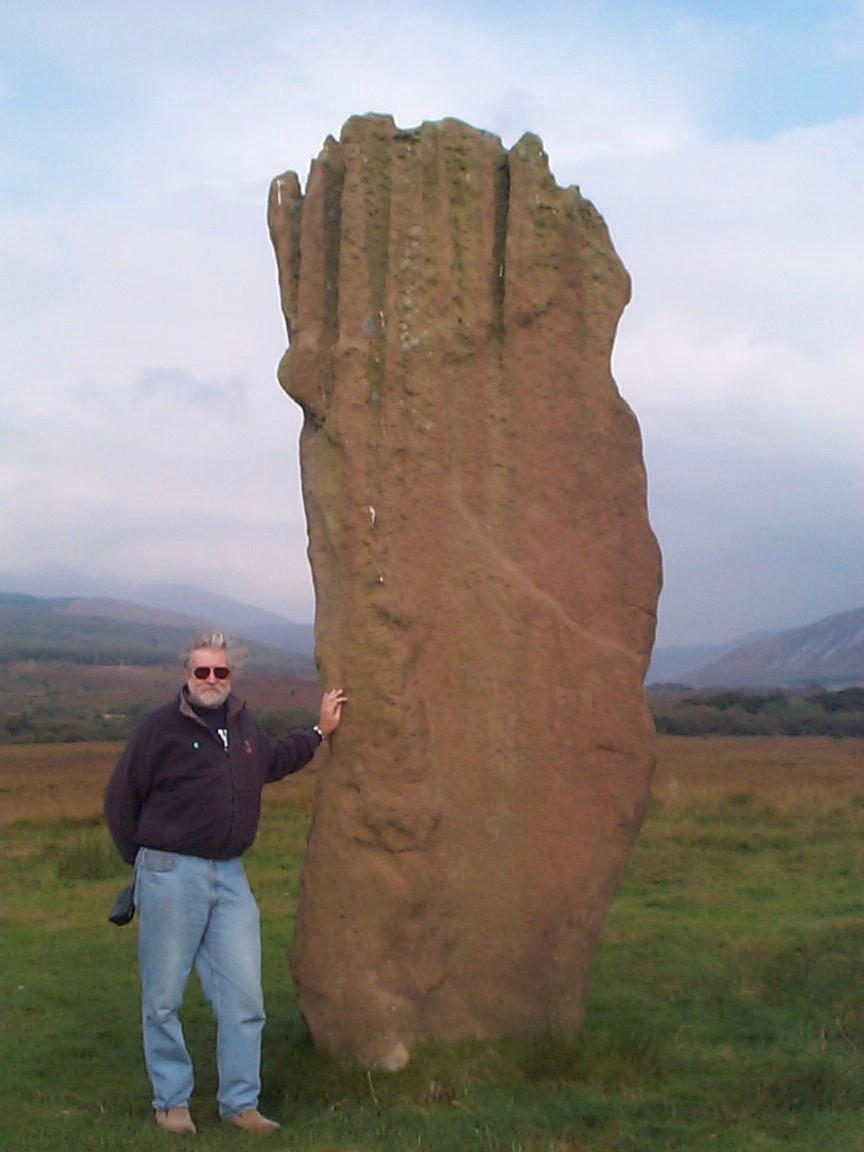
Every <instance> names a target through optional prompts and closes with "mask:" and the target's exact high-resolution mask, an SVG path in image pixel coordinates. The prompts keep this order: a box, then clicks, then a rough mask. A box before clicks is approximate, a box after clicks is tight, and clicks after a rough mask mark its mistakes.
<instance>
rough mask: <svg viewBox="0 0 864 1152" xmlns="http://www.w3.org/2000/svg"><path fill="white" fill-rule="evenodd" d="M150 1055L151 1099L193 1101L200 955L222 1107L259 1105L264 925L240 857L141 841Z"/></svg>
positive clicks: (138, 865)
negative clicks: (194, 989)
mask: <svg viewBox="0 0 864 1152" xmlns="http://www.w3.org/2000/svg"><path fill="white" fill-rule="evenodd" d="M135 904H136V908H137V911H138V966H139V969H140V973H141V1017H142V1024H143V1033H144V1059H145V1062H146V1065H147V1075H148V1076H149V1077H150V1083H151V1084H152V1085H153V1107H154V1108H157V1109H160V1110H161V1109H165V1108H174V1107H178V1106H183V1105H187V1104H188V1102H189V1098H190V1097H191V1095H192V1088H193V1085H194V1077H193V1071H192V1061H191V1060H190V1059H189V1053H188V1051H187V1050H186V1043H185V1040H184V1039H183V1029H182V1027H181V1024H180V1017H179V1011H180V1005H181V1003H182V1001H183V992H184V989H185V987H186V982H187V980H188V979H189V973H190V972H191V970H192V966H193V964H194V966H195V970H196V972H197V973H198V979H199V980H200V981H201V987H202V989H203V991H204V995H205V996H206V998H207V1001H208V1003H209V1004H210V1007H211V1009H212V1011H213V1015H214V1017H215V1020H216V1066H217V1070H218V1074H219V1088H218V1092H217V1097H218V1101H219V1112H220V1114H221V1115H222V1116H234V1115H236V1114H237V1113H239V1112H243V1111H245V1110H246V1109H247V1108H255V1107H257V1105H258V1095H259V1093H260V1090H261V1032H262V1030H263V1028H264V998H263V993H262V990H261V933H260V924H259V915H258V906H257V904H256V903H255V898H254V897H253V895H252V892H251V889H250V888H249V884H248V881H247V880H246V873H245V872H244V870H243V864H242V863H241V861H240V860H239V859H238V860H202V859H200V858H198V857H196V856H181V855H179V854H178V853H176V852H160V851H157V850H156V849H154V848H141V849H140V850H139V852H138V855H137V857H136V860H135Z"/></svg>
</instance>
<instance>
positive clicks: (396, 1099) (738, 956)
mask: <svg viewBox="0 0 864 1152" xmlns="http://www.w3.org/2000/svg"><path fill="white" fill-rule="evenodd" d="M658 749H659V757H658V767H657V771H656V773H655V777H654V782H653V786H652V800H651V804H650V807H649V812H648V817H647V819H646V822H645V826H644V828H643V831H642V834H641V836H640V838H639V840H638V843H637V846H636V849H635V851H634V854H633V857H632V861H631V865H630V868H629V870H628V874H627V877H626V879H625V881H624V884H623V886H622V888H621V891H620V893H619V896H618V898H617V900H616V901H615V903H614V904H613V907H612V909H611V911H610V913H609V915H608V917H607V919H606V923H605V926H604V931H603V936H602V940H601V944H600V948H599V950H598V953H597V957H596V961H595V965H594V973H593V980H592V987H591V994H590V999H589V1004H588V1010H587V1018H586V1023H585V1027H584V1029H583V1031H582V1032H581V1034H580V1035H579V1036H578V1037H575V1038H571V1039H563V1038H560V1037H556V1036H552V1035H549V1036H543V1037H538V1038H535V1039H533V1040H526V1039H517V1038H504V1039H501V1040H498V1041H496V1042H494V1043H489V1042H482V1043H480V1042H478V1043H465V1044H459V1045H442V1044H429V1045H426V1046H424V1047H422V1048H421V1049H419V1050H417V1051H415V1053H414V1054H413V1058H412V1061H411V1063H410V1064H409V1065H408V1067H407V1068H406V1069H405V1070H404V1071H403V1072H400V1073H398V1074H394V1075H385V1074H384V1073H382V1072H378V1071H372V1072H369V1071H367V1070H365V1069H361V1068H358V1067H357V1066H355V1065H354V1064H352V1063H351V1062H350V1061H348V1060H342V1059H333V1058H328V1057H326V1056H325V1055H323V1054H321V1053H318V1052H316V1051H315V1050H313V1049H312V1047H311V1045H310V1044H309V1043H308V1041H307V1039H306V1037H305V1035H304V1030H303V1026H302V1022H301V1020H300V1017H299V1014H298V1012H297V1009H296V1006H295V1003H294V999H293V994H292V990H291V985H290V980H289V978H288V972H287V965H286V960H285V954H286V949H287V948H288V946H289V943H290V937H291V929H292V920H293V914H294V908H295V902H296V897H297V886H298V874H299V865H300V860H301V858H302V853H303V847H304V843H305V838H306V834H307V829H308V824H309V819H310V815H311V808H312V799H313V790H314V782H315V771H316V769H315V768H313V769H310V770H307V772H306V773H303V774H301V775H300V776H298V777H296V778H294V779H292V780H288V781H285V782H284V783H282V784H280V785H277V786H275V787H273V788H271V789H270V790H269V794H268V796H267V803H266V808H265V814H264V818H263V821H262V827H261V832H260V835H259V839H258V841H257V843H256V845H255V847H254V848H253V849H252V851H251V852H250V853H249V855H248V857H247V863H248V871H249V874H250V878H251V880H252V883H253V887H254V888H255V890H256V893H257V895H258V897H259V902H260V904H261V909H262V920H263V939H264V963H265V988H266V991H267V999H268V1013H269V1023H268V1027H267V1031H266V1033H265V1053H264V1095H263V1098H262V1110H264V1111H265V1112H267V1113H268V1114H270V1115H274V1116H276V1117H277V1118H278V1119H279V1120H281V1122H282V1123H283V1125H284V1128H283V1131H282V1132H281V1133H280V1134H278V1135H277V1136H275V1137H272V1138H267V1140H266V1144H267V1146H268V1147H270V1148H273V1149H283V1150H284V1149H289V1148H290V1149H298V1150H300V1149H304V1150H311V1152H349V1150H359V1149H363V1150H364V1152H365V1150H368V1152H373V1150H376V1152H377V1150H381V1152H391V1150H392V1152H397V1150H398V1152H408V1150H409V1149H417V1148H420V1149H430V1150H434V1152H449V1150H451V1149H452V1150H454V1152H456V1150H459V1152H475V1150H476V1152H481V1150H483V1152H485V1150H496V1152H504V1150H506V1152H571V1150H572V1152H577V1150H588V1149H591V1150H598V1152H600V1150H603V1152H608V1150H622V1152H623V1150H625V1149H638V1150H640V1152H652V1150H654V1149H675V1150H681V1152H683V1150H691V1149H692V1150H706V1152H707V1150H709V1149H710V1150H723V1152H729V1150H733V1149H736V1150H737V1149H740V1150H744V1149H746V1150H747V1152H763V1150H768V1149H772V1150H773V1149H781V1148H782V1149H812V1148H814V1147H826V1148H830V1149H831V1150H832V1152H844V1150H847V1149H848V1150H850V1152H851V1150H858V1149H864V886H862V879H864V875H862V872H864V870H862V859H861V838H862V830H864V827H862V826H864V741H862V740H860V739H848V740H831V739H827V738H809V737H804V738H797V739H791V738H788V739H784V738H755V737H754V738H749V737H738V738H728V739H727V738H712V739H700V738H687V737H662V738H661V739H660V741H659V745H658ZM117 751H118V745H116V744H110V743H109V744H85V743H78V744H74V745H62V744H53V745H11V746H5V747H3V748H0V930H2V935H0V971H2V974H3V981H2V1003H0V1108H2V1113H0V1115H2V1124H0V1130H2V1140H0V1143H2V1148H3V1149H4V1150H5V1152H36V1150H39V1152H43V1150H44V1152H52V1150H54V1149H58V1150H59V1149H69V1148H74V1149H76V1150H77V1149H81V1150H82V1152H87V1150H90V1149H109V1148H110V1149H112V1150H116V1152H131V1150H133V1149H135V1150H140V1149H159V1148H167V1147H168V1146H170V1145H171V1144H172V1143H176V1140H177V1138H171V1137H169V1136H167V1135H166V1134H164V1133H162V1132H160V1131H158V1130H157V1129H156V1127H155V1125H154V1124H153V1122H152V1119H151V1117H150V1112H149V1092H148V1085H147V1081H146V1078H145V1075H144V1070H143V1065H142V1060H141V1055H140V1042H139V1031H138V1003H137V1001H138V990H137V979H136V970H135V930H134V927H131V928H122V929H118V928H114V927H113V926H111V925H109V924H108V922H107V920H106V915H107V910H108V907H109V905H110V903H111V899H112V897H113V895H114V893H115V892H116V890H117V889H118V888H119V886H120V885H121V884H122V883H123V882H124V880H125V878H126V873H127V869H126V868H125V866H123V865H122V864H120V862H119V861H118V860H117V858H116V857H115V855H114V852H113V849H112V847H111V845H110V843H109V840H108V837H107V835H106V833H105V831H104V829H103V827H102V825H101V821H100V817H99V807H100V799H101V791H102V787H103V786H104V782H105V779H106V778H107V774H108V772H109V771H110V767H111V765H112V764H113V761H114V758H115V757H116V754H117ZM319 770H323V769H321V768H319ZM186 1031H187V1038H188V1040H189V1044H190V1048H191V1050H192V1053H193V1057H194V1058H195V1062H196V1069H197V1073H198V1085H197V1090H196V1096H195V1100H194V1102H193V1112H194V1115H195V1118H196V1120H197V1122H198V1125H199V1135H198V1137H197V1138H196V1139H195V1140H194V1141H193V1146H194V1147H199V1148H201V1149H205V1150H207V1149H214V1150H218V1149H228V1148H235V1147H239V1146H241V1145H244V1144H248V1143H249V1141H250V1139H251V1140H252V1142H253V1143H254V1142H255V1140H254V1139H253V1138H250V1137H248V1136H246V1135H245V1134H243V1133H239V1132H235V1131H231V1130H223V1129H221V1128H220V1127H219V1124H218V1120H217V1117H216V1109H215V1104H214V1102H213V1092H214V1087H215V1077H214V1071H213V1059H212V1048H213V1034H212V1026H211V1024H210V1020H209V1013H208V1011H207V1010H206V1008H205V1006H204V1004H203V1002H202V998H201V996H200V993H199V991H198V989H197V985H195V983H194V981H193V982H192V984H190V993H189V996H188V1001H187V1010H186Z"/></svg>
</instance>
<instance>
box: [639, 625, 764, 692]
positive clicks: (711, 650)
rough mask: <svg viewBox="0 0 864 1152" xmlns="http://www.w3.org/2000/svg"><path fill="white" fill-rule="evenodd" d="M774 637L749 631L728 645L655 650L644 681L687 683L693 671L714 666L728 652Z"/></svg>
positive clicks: (691, 645) (670, 647) (679, 646)
mask: <svg viewBox="0 0 864 1152" xmlns="http://www.w3.org/2000/svg"><path fill="white" fill-rule="evenodd" d="M773 635H774V633H773V632H752V633H750V634H749V635H747V636H739V637H738V639H737V640H731V641H729V643H727V644H671V645H670V646H669V647H668V648H655V649H654V652H653V653H652V655H651V666H650V667H649V669H648V675H647V676H646V678H645V682H646V684H668V683H670V682H673V681H675V682H678V681H682V680H684V681H687V682H688V683H689V676H688V673H689V672H690V671H691V670H692V669H694V668H701V667H702V666H703V665H705V664H708V663H713V662H714V661H715V660H719V659H720V657H721V656H725V655H726V653H727V652H733V651H734V650H735V649H736V648H743V647H744V645H745V644H755V642H756V641H757V640H764V639H765V637H767V636H773Z"/></svg>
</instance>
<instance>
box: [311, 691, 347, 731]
mask: <svg viewBox="0 0 864 1152" xmlns="http://www.w3.org/2000/svg"><path fill="white" fill-rule="evenodd" d="M347 699H348V697H347V696H346V695H345V693H344V692H343V691H342V689H341V688H331V689H330V691H329V692H325V693H324V695H323V696H322V697H321V713H320V715H319V717H318V727H319V728H320V729H321V732H322V734H323V735H324V736H329V735H330V733H331V732H335V731H336V729H337V728H338V727H339V721H340V720H341V719H342V705H343V704H344V703H345V701H346V700H347Z"/></svg>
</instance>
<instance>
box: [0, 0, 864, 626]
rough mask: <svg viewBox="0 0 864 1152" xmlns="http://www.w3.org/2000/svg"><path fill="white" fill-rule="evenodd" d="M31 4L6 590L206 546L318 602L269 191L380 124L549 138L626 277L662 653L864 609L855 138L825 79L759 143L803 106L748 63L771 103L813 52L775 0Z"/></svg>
mask: <svg viewBox="0 0 864 1152" xmlns="http://www.w3.org/2000/svg"><path fill="white" fill-rule="evenodd" d="M38 7H39V10H40V11H39V13H38V15H39V19H38V20H37V19H36V12H35V9H31V8H30V6H28V5H18V6H17V11H15V8H16V6H15V5H13V6H11V7H7V9H6V10H5V12H4V13H2V14H0V57H2V55H3V53H4V48H3V47H2V45H3V43H5V44H6V46H7V47H6V49H5V51H6V56H5V62H4V63H2V64H0V69H2V71H0V79H2V83H0V121H5V124H6V128H7V133H6V134H7V139H8V145H7V146H5V147H4V153H5V157H6V158H8V159H9V161H10V165H9V166H8V167H7V171H6V173H5V176H4V175H0V276H2V277H3V280H4V283H7V284H13V285H14V286H15V291H14V293H12V294H11V296H9V297H7V299H6V300H5V301H4V309H3V311H2V313H0V348H2V359H0V365H2V367H0V396H2V401H0V402H2V404H3V409H4V412H3V418H2V420H0V442H2V446H3V453H2V465H0V499H2V501H3V508H4V516H3V518H2V522H0V552H2V555H3V556H4V564H3V567H4V568H6V569H11V568H17V569H19V570H22V571H23V570H26V569H28V568H31V567H33V566H34V565H36V564H45V565H47V564H51V565H54V566H61V567H62V566H67V567H70V568H75V567H88V568H90V569H93V570H97V569H98V570H99V571H104V572H108V573H114V574H116V575H118V576H130V577H131V576H133V575H134V574H136V573H141V574H142V575H144V576H145V577H146V578H148V579H149V578H152V579H164V580H169V579H178V580H185V581H187V582H188V575H189V574H188V567H189V565H190V563H194V564H195V565H196V566H197V565H198V564H199V563H200V560H201V558H202V556H203V557H205V558H206V560H207V561H212V575H211V581H212V583H211V584H209V585H208V586H209V587H212V588H213V589H214V590H216V591H220V592H223V593H226V594H229V595H236V596H238V597H240V598H241V599H242V598H246V599H249V600H254V601H255V602H257V603H260V604H261V605H262V606H264V607H271V608H274V607H275V608H281V609H282V610H289V608H291V606H293V609H292V610H293V611H294V612H295V614H296V613H299V614H308V610H309V607H310V606H311V582H310V578H309V573H308V569H307V566H306V561H305V530H304V526H303V516H302V509H301V505H300V495H299V480H298V465H297V454H296V440H297V433H298V430H299V426H300V414H299V411H298V409H297V408H296V407H295V406H294V405H293V404H292V403H291V402H290V401H289V400H287V398H286V397H284V396H283V395H282V394H281V392H280V391H279V389H278V386H277V384H276V382H275V371H276V366H277V364H278V361H279V358H280V356H281V354H282V351H283V350H284V345H285V333H284V326H283V322H282V318H281V316H280V313H279V305H278V294H277V288H276V272H275V266H274V262H273V256H272V252H271V250H270V246H269V241H268V238H267V232H266V223H265V199H266V192H267V185H268V183H269V180H270V178H271V177H272V176H274V175H275V174H277V173H278V172H281V171H283V170H284V169H286V168H293V169H294V170H296V171H298V172H299V174H300V176H301V178H305V175H306V172H307V171H308V167H309V163H310V161H311V159H312V158H313V157H314V156H315V155H316V154H317V153H318V151H319V150H320V148H321V145H322V143H323V140H324V138H325V136H326V135H327V134H328V133H333V134H337V133H338V131H339V129H340V127H341V125H342V123H343V121H344V120H345V119H346V118H347V117H348V116H349V115H351V114H354V113H362V112H365V111H369V110H377V111H385V112H389V113H392V114H393V115H394V117H395V119H396V121H397V123H399V124H400V125H401V126H403V127H411V126H413V125H416V124H418V123H419V122H421V121H422V120H426V119H438V118H440V117H443V116H447V115H456V116H458V117H460V118H462V119H464V120H467V121H469V122H471V123H474V124H476V125H478V126H480V127H484V128H487V129H489V130H491V131H494V132H497V133H498V134H500V135H501V136H502V138H503V140H504V142H505V144H508V145H509V144H512V143H514V142H515V140H516V139H517V138H518V136H519V135H521V134H522V132H524V131H526V130H532V131H536V132H538V133H539V134H540V135H541V137H542V138H543V141H544V144H545V146H546V149H547V152H548V153H549V156H550V161H551V166H552V169H553V171H554V172H555V174H556V176H557V178H558V180H559V182H561V183H564V184H570V183H577V184H579V185H581V187H582V189H583V191H584V192H585V194H586V195H587V196H588V197H589V198H591V199H592V200H594V202H595V203H596V205H597V207H598V208H599V210H600V211H601V212H602V213H603V215H604V216H605V218H606V219H607V221H608V223H609V226H610V230H611V233H612V236H613V239H614V241H615V243H616V245H617V247H618V249H619V251H620V253H621V255H622V257H623V259H624V262H625V264H626V265H627V267H628V269H629V271H630V272H631V274H632V276H633V279H634V300H633V303H632V305H631V306H630V308H629V309H628V311H627V313H626V314H625V317H624V319H623V322H622V325H621V330H620V334H619V340H618V343H617V346H616V352H615V374H616V378H617V379H618V382H619V385H620V387H621V390H622V392H623V393H624V395H625V396H626V397H627V398H628V400H629V401H630V402H631V404H632V405H633V407H634V409H635V410H636V413H637V415H638V416H639V418H640V420H641V423H642V425H643V429H644V434H645V444H646V456H647V461H648V467H649V479H650V486H651V505H652V514H653V516H654V520H655V525H656V527H657V529H658V532H659V534H660V537H661V543H662V544H663V546H664V549H665V552H666V579H667V590H666V592H665V593H664V600H663V606H662V617H661V618H662V621H663V636H664V639H665V640H667V641H668V642H672V641H678V640H680V641H687V640H694V641H695V640H705V639H712V638H715V637H716V635H717V633H718V631H722V633H723V635H722V636H721V637H720V638H723V639H725V638H727V636H728V635H729V634H730V633H732V632H734V631H735V630H738V629H740V630H741V631H746V630H749V629H751V628H753V627H757V626H760V625H768V624H772V625H773V624H776V625H778V626H779V625H780V624H792V623H800V622H803V621H804V620H806V619H810V618H815V617H816V616H818V615H820V614H828V613H829V612H831V611H834V610H840V609H841V608H846V607H851V606H854V604H850V603H848V597H849V596H855V597H858V600H859V601H860V600H864V588H862V586H861V581H860V577H856V573H857V562H856V561H855V560H854V559H853V558H856V557H857V559H858V560H860V555H861V553H862V550H864V549H862V545H864V540H862V526H861V523H860V519H861V518H860V515H859V516H858V518H857V521H856V519H855V516H854V510H853V507H852V505H851V504H850V503H849V498H850V495H851V494H856V495H857V496H859V497H860V495H861V489H862V465H861V463H860V461H861V460H862V459H864V453H862V451H861V449H862V437H864V432H862V429H864V421H862V420H861V419H860V381H861V374H862V362H864V347H862V336H861V334H860V316H859V313H860V300H861V299H862V292H861V289H862V287H864V285H862V277H864V274H862V269H864V259H862V256H864V250H862V249H864V244H862V231H861V229H862V217H861V213H860V189H861V187H862V184H864V180H862V177H864V120H862V119H860V118H858V119H856V118H855V117H854V116H853V115H851V113H850V112H848V111H847V114H846V116H845V118H842V119H841V118H835V119H833V120H832V122H830V123H822V124H819V123H818V110H819V109H820V108H821V107H823V106H825V107H827V106H828V105H827V104H824V105H823V103H822V102H823V101H827V100H828V96H827V95H826V94H825V85H824V84H823V85H819V86H816V85H814V86H813V89H812V107H811V108H810V109H809V111H808V113H807V116H806V117H803V118H802V116H801V115H799V120H800V121H801V123H804V124H805V125H806V126H805V127H798V128H792V129H791V130H788V131H783V132H773V133H772V132H771V131H770V124H771V123H773V122H778V123H785V122H786V121H788V120H789V118H790V116H791V113H789V114H788V115H787V114H786V113H785V112H783V111H782V110H778V109H773V110H772V109H771V107H770V98H769V97H768V96H766V92H767V89H768V87H769V85H768V84H767V83H766V84H765V85H763V86H761V87H760V83H759V77H758V75H757V73H758V69H759V66H760V59H761V60H762V61H763V63H764V67H765V69H766V74H767V72H768V71H770V73H771V80H772V82H773V80H775V79H776V78H777V75H778V69H783V68H786V69H787V73H788V76H789V77H792V76H793V75H802V74H804V73H805V72H806V69H802V68H801V67H800V61H797V62H796V60H794V59H789V60H788V61H785V60H784V57H783V53H781V52H779V51H778V52H776V53H773V54H767V55H766V50H765V44H766V41H765V36H766V35H767V32H768V31H771V29H772V28H773V27H774V25H773V24H772V20H775V21H777V22H778V23H777V32H778V36H780V41H782V43H783V44H784V45H792V46H795V45H797V47H798V50H799V51H806V43H805V42H804V41H803V40H802V39H801V37H800V36H798V37H797V39H796V35H797V32H796V35H793V34H792V32H790V30H789V28H788V27H787V25H786V22H785V19H784V21H783V23H782V27H781V25H780V23H779V22H780V16H779V15H776V14H775V16H772V15H771V13H773V12H775V7H776V6H770V11H769V8H768V7H766V6H764V5H763V6H760V5H759V4H756V5H755V15H754V16H753V17H752V20H751V17H750V16H748V15H744V14H739V16H738V18H737V19H735V20H733V19H731V18H730V20H729V21H728V22H724V20H723V18H722V6H717V7H713V6H712V5H710V4H709V5H706V4H701V3H695V2H694V3H686V2H683V3H681V4H671V3H669V4H667V3H664V2H659V0H658V2H657V3H649V4H643V5H628V4H625V5H623V6H617V5H616V6H609V5H602V4H594V3H558V4H550V5H549V6H548V9H547V11H546V13H545V18H544V19H543V20H537V19H536V11H535V6H533V5H528V4H523V3H516V4H513V5H507V6H501V5H490V4H482V3H479V2H476V3H461V2H460V3H456V2H452V3H443V2H438V3H433V2H428V3H413V4H400V5H396V4H395V3H386V4H381V5H362V4H361V5H357V4H353V3H352V4H348V3H341V2H340V3H335V4H333V5H328V6H327V7H326V9H324V8H316V7H314V6H311V5H308V4H306V3H300V2H293V3H292V2H283V3H275V2H274V3H265V2H263V0H250V3H249V4H248V5H243V6H242V7H235V6H229V5H224V6H221V5H220V6H214V5H212V4H210V3H207V4H201V3H189V4H184V5H162V6H153V5H150V6H146V8H130V7H128V6H117V5H110V4H97V3H89V4H85V3H82V4H81V5H75V6H70V5H68V4H59V3H47V2H46V3H45V4H43V5H39V6H38ZM613 7H614V8H615V9H617V12H618V15H614V14H613ZM748 21H751V22H750V23H748ZM844 27H851V24H847V25H844ZM820 28H821V29H822V31H820V32H819V36H821V37H822V39H818V37H817V40H816V42H818V43H819V44H820V45H824V42H825V35H827V33H825V31H824V27H823V25H820ZM753 29H756V31H755V32H754V31H753ZM793 31H795V30H794V29H793ZM649 33H650V34H649ZM757 33H758V35H757ZM814 36H815V33H814ZM748 37H749V38H748ZM760 37H762V39H761V40H760ZM780 41H778V42H780ZM856 43H857V45H858V46H857V48H856V47H855V45H856ZM802 45H803V47H802ZM844 45H845V48H846V50H847V52H848V54H849V57H850V59H849V62H848V69H847V72H848V74H850V75H851V70H853V69H854V67H855V61H856V59H858V58H859V57H858V56H856V53H858V54H860V36H859V38H858V40H857V41H856V39H855V37H854V36H853V35H851V33H850V35H848V36H847V37H846V40H845V41H844ZM844 45H839V44H838V48H839V47H844ZM769 56H770V58H769ZM21 61H29V66H30V68H31V74H29V78H28V73H27V68H26V67H24V68H22V67H21ZM796 64H797V65H799V66H798V67H797V69H796ZM834 67H835V69H836V70H837V72H838V75H840V74H841V73H842V68H843V61H842V60H840V59H839V58H838V59H837V60H835V63H834ZM787 73H784V75H786V74H787ZM846 74H847V73H842V75H846ZM841 79H842V76H841ZM776 90H777V89H776V85H775V91H776ZM838 92H840V86H838V87H837V88H836V91H834V92H833V94H830V97H831V101H832V103H831V105H830V106H831V107H832V108H834V107H835V106H837V107H839V105H840V96H838ZM796 99H797V97H796ZM847 103H848V102H847ZM853 110H854V109H853ZM858 110H859V111H860V98H859V104H858ZM757 111H761V112H762V113H765V114H766V115H767V116H768V119H767V120H766V121H765V123H764V124H762V126H761V130H760V131H758V132H752V131H749V128H750V127H751V125H750V124H749V122H748V125H747V129H745V128H742V127H741V125H742V124H743V123H744V122H745V119H746V117H747V116H751V117H755V116H756V114H757ZM796 114H797V113H796ZM736 117H738V119H737V120H736ZM742 117H743V118H744V119H742ZM772 117H773V119H772ZM736 125H737V126H738V127H737V131H736ZM766 125H767V127H766ZM736 137H737V138H736ZM4 180H5V181H6V183H5V184H4V183H3V181H4ZM4 188H5V190H6V192H5V197H6V198H5V201H4V199H3V189H4ZM4 204H5V212H4ZM214 507H218V509H219V512H218V514H215V513H214ZM813 541H818V548H814V546H813V543H812V542H813ZM709 573H710V578H708V577H707V576H706V574H709ZM718 604H721V605H722V610H720V609H718V607H717V606H718ZM769 618H770V619H769Z"/></svg>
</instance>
